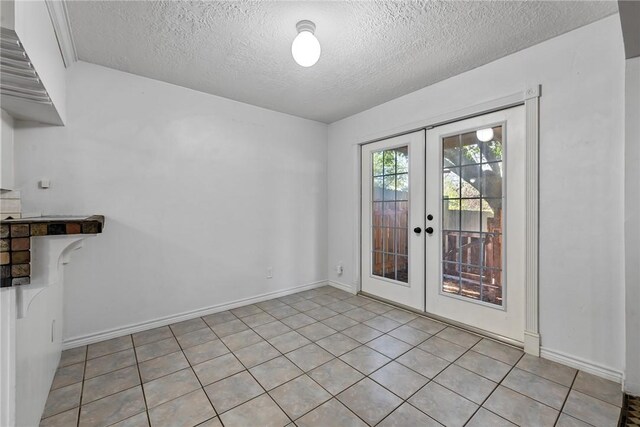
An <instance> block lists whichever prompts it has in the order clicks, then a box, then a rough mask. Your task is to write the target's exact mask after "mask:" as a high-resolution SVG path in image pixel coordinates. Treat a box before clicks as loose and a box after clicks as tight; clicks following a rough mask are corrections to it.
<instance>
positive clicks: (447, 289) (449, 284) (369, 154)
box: [362, 107, 525, 342]
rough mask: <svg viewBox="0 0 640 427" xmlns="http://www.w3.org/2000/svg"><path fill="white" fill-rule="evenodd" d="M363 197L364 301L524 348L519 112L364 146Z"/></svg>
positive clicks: (522, 171)
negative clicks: (380, 301) (399, 307)
mask: <svg viewBox="0 0 640 427" xmlns="http://www.w3.org/2000/svg"><path fill="white" fill-rule="evenodd" d="M425 139H426V141H425ZM362 190H363V191H362V290H363V291H364V292H367V293H370V294H372V295H375V296H378V297H381V298H384V299H387V300H390V301H395V302H397V303H400V304H403V305H406V306H410V307H413V308H415V309H418V310H423V311H425V312H427V313H429V314H433V315H436V316H439V317H442V318H445V319H450V320H453V321H455V322H458V323H462V324H466V325H469V326H472V327H474V328H478V329H481V330H484V331H487V332H490V333H492V334H496V335H499V336H502V337H505V338H509V339H512V340H516V341H519V342H523V341H524V273H525V268H524V266H525V115H524V107H515V108H510V109H508V110H503V111H498V112H495V113H490V114H486V115H483V116H478V117H474V118H471V119H466V120H461V121H457V122H454V123H450V124H446V125H443V126H438V127H435V128H432V129H429V130H428V131H426V137H425V132H424V131H419V132H415V133H411V134H408V135H404V136H399V137H395V138H390V139H387V140H384V141H379V142H376V143H372V144H368V145H364V146H363V147H362Z"/></svg>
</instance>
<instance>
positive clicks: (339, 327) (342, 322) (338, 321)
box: [322, 314, 358, 331]
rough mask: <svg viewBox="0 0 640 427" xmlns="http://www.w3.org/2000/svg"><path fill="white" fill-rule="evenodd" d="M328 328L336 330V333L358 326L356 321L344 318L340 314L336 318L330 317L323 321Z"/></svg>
mask: <svg viewBox="0 0 640 427" xmlns="http://www.w3.org/2000/svg"><path fill="white" fill-rule="evenodd" d="M322 323H324V324H325V325H327V326H328V327H330V328H332V329H335V330H336V331H343V330H345V329H347V328H350V327H351V326H355V325H357V324H358V322H356V321H355V320H353V319H351V318H349V317H347V316H344V315H342V314H338V315H336V316H333V317H330V318H328V319H325V320H323V321H322Z"/></svg>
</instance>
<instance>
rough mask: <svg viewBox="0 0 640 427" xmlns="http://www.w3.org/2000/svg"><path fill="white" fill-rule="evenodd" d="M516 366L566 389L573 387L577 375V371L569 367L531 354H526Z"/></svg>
mask: <svg viewBox="0 0 640 427" xmlns="http://www.w3.org/2000/svg"><path fill="white" fill-rule="evenodd" d="M516 366H517V367H518V368H520V369H523V370H525V371H527V372H531V373H532V374H536V375H538V376H539V377H543V378H546V379H548V380H551V381H554V382H557V383H559V384H562V385H563V386H565V387H571V384H572V383H573V379H574V378H575V376H576V373H577V371H576V370H575V369H573V368H570V367H568V366H564V365H561V364H559V363H556V362H552V361H551V360H547V359H543V358H541V357H535V356H531V355H529V354H525V355H524V356H523V357H522V359H520V361H519V362H518V363H517V364H516Z"/></svg>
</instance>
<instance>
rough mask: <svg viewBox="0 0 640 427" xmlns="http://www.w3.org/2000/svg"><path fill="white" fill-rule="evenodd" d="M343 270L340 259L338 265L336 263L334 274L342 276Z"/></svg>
mask: <svg viewBox="0 0 640 427" xmlns="http://www.w3.org/2000/svg"><path fill="white" fill-rule="evenodd" d="M343 272H344V267H343V266H342V261H340V262H338V265H336V274H337V275H338V276H342V273H343Z"/></svg>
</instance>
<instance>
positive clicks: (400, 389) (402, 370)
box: [369, 362, 429, 399]
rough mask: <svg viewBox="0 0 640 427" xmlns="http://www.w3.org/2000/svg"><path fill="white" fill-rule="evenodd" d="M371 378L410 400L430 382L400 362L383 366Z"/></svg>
mask: <svg viewBox="0 0 640 427" xmlns="http://www.w3.org/2000/svg"><path fill="white" fill-rule="evenodd" d="M369 377H370V378H371V379H372V380H374V381H375V382H377V383H378V384H381V385H382V386H384V387H386V388H387V389H389V390H390V391H392V392H393V393H395V394H396V395H397V396H400V397H401V398H403V399H408V398H409V397H410V396H411V395H412V394H413V393H415V392H416V391H418V390H420V389H421V388H422V387H423V386H424V385H425V384H427V383H428V382H429V379H428V378H426V377H424V376H422V375H420V374H419V373H417V372H415V371H413V370H411V369H409V368H407V367H405V366H403V365H401V364H399V363H398V362H391V363H389V364H388V365H385V366H383V367H382V368H380V369H378V370H377V371H375V372H374V373H373V374H371V375H370V376H369Z"/></svg>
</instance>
